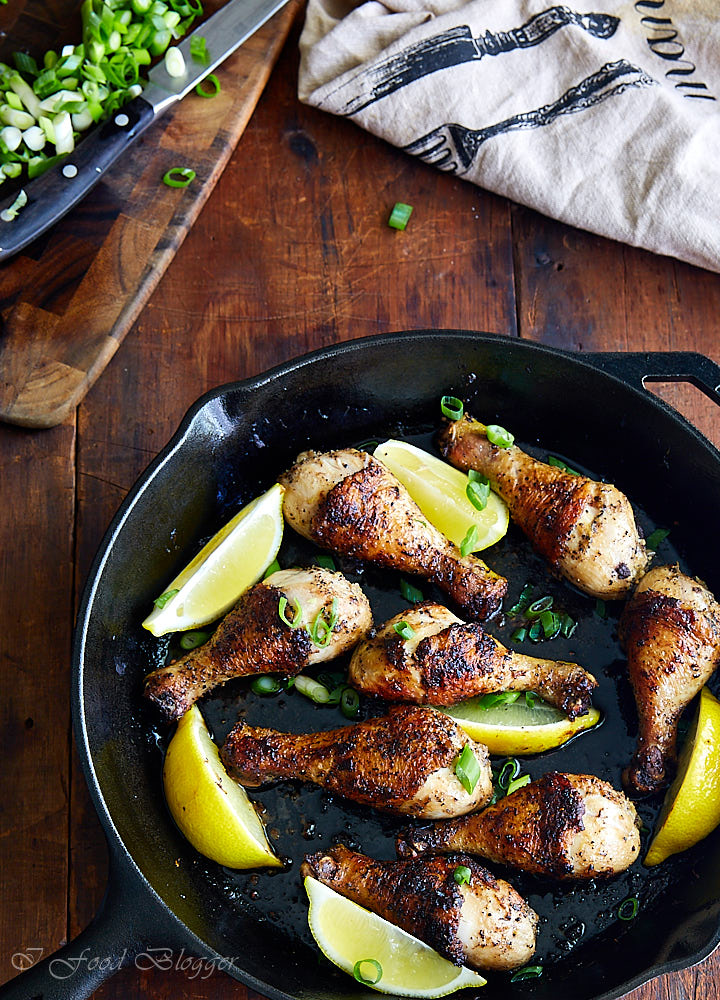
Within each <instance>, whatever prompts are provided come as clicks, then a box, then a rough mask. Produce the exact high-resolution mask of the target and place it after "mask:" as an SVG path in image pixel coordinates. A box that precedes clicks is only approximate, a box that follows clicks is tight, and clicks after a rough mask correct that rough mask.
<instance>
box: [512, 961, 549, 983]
mask: <svg viewBox="0 0 720 1000" xmlns="http://www.w3.org/2000/svg"><path fill="white" fill-rule="evenodd" d="M542 974H543V967H542V965H526V966H525V967H524V968H522V969H518V970H517V972H513V974H512V976H510V982H511V983H521V982H522V981H523V980H524V979H539V978H540V976H542Z"/></svg>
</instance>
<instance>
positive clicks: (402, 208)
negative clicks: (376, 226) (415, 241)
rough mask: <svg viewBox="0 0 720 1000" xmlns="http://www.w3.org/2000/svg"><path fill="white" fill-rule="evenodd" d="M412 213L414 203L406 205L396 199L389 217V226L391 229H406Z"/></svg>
mask: <svg viewBox="0 0 720 1000" xmlns="http://www.w3.org/2000/svg"><path fill="white" fill-rule="evenodd" d="M411 215H412V205H405V204H403V202H401V201H396V202H395V204H394V205H393V210H392V212H391V213H390V218H389V219H388V226H390V228H391V229H404V228H405V227H406V226H407V224H408V222H409V221H410V216H411Z"/></svg>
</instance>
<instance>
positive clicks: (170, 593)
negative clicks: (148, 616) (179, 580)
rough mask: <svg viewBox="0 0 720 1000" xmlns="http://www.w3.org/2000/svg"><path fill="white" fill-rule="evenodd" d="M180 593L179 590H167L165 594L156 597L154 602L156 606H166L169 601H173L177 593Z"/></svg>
mask: <svg viewBox="0 0 720 1000" xmlns="http://www.w3.org/2000/svg"><path fill="white" fill-rule="evenodd" d="M179 593H180V591H179V590H166V591H165V593H164V594H160V596H159V597H156V598H155V600H154V601H153V604H154V605H155V607H156V608H164V607H165V605H166V604H167V603H168V601H171V600H172V599H173V597H174V596H175V594H179Z"/></svg>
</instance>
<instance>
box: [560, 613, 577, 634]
mask: <svg viewBox="0 0 720 1000" xmlns="http://www.w3.org/2000/svg"><path fill="white" fill-rule="evenodd" d="M576 628H577V622H576V621H574V619H572V618H571V617H570V615H567V614H565V612H563V613H562V614H561V615H560V631H561V632H562V634H563V635H564V636H565V638H566V639H569V638H570V636H571V635H572V634H573V632H574V631H575V629H576Z"/></svg>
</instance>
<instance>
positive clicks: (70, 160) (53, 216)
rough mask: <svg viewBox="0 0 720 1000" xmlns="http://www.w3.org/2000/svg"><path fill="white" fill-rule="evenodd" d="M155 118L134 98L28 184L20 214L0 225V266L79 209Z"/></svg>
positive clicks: (10, 200)
mask: <svg viewBox="0 0 720 1000" xmlns="http://www.w3.org/2000/svg"><path fill="white" fill-rule="evenodd" d="M155 117H156V114H155V112H154V111H153V108H152V106H151V105H150V104H148V102H147V101H146V100H144V98H143V97H136V98H135V99H134V100H132V101H130V102H129V103H128V104H126V105H125V106H124V107H122V108H118V110H117V111H115V112H113V114H112V116H111V117H110V118H109V119H108V120H107V121H106V122H103V123H102V124H101V125H98V126H97V128H95V129H93V131H92V132H89V133H88V134H87V135H86V136H83V138H82V140H81V141H80V142H79V143H78V145H77V147H76V149H74V150H73V152H72V153H69V154H68V156H66V157H65V159H64V160H62V161H61V162H60V163H58V164H57V165H56V166H55V167H52V168H51V169H50V170H48V171H47V173H44V174H43V175H42V176H41V177H37V178H36V179H35V180H32V181H29V182H28V183H27V185H26V186H25V192H26V194H27V197H28V200H27V204H26V205H25V206H24V208H21V209H20V211H19V212H18V214H17V215H16V217H15V218H14V219H13V220H12V222H4V221H2V219H0V261H3V260H7V258H8V257H12V255H13V254H15V253H17V252H18V250H22V248H23V247H24V246H27V244H28V243H30V242H32V240H34V239H35V238H36V237H37V236H40V234H41V233H44V232H45V230H46V229H49V228H50V226H52V225H54V223H56V222H57V221H58V220H59V219H61V218H62V217H63V215H65V214H66V213H67V212H69V211H70V209H71V208H73V207H74V206H75V205H77V203H78V202H79V201H80V200H81V199H82V198H84V197H85V195H86V194H87V193H88V191H89V190H90V189H91V188H92V187H93V186H94V185H95V184H97V182H98V181H99V180H100V178H101V177H102V175H103V174H104V173H105V171H106V170H107V169H108V168H109V167H110V166H112V164H113V163H114V162H115V160H116V159H117V158H118V157H119V156H120V154H121V153H122V152H123V150H124V149H126V148H127V147H128V146H129V145H130V143H131V142H133V141H134V140H135V139H137V137H138V136H139V135H141V134H142V133H143V132H144V131H145V129H146V128H147V127H148V125H150V123H151V122H152V121H153V119H154V118H155ZM72 168H75V170H76V171H77V173H75V171H74V170H73V169H72ZM68 174H70V175H72V176H68ZM14 200H15V196H14V195H12V196H10V197H8V198H4V199H2V201H0V212H1V211H2V210H3V209H5V208H8V206H10V205H11V204H12V203H13V201H14Z"/></svg>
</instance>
